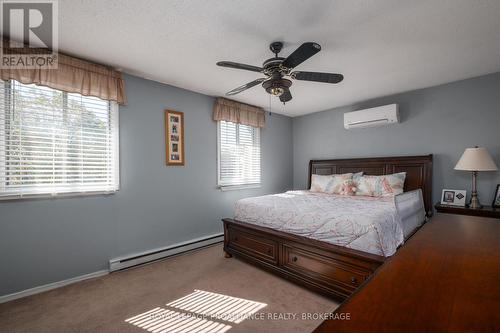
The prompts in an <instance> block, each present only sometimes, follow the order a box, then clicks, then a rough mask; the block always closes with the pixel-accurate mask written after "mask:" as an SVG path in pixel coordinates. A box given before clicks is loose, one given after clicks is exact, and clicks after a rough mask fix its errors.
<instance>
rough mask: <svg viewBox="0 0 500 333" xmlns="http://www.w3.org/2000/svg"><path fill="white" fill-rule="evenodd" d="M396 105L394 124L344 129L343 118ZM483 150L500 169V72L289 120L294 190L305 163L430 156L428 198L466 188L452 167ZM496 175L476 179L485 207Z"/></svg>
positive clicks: (465, 177)
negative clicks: (467, 150)
mask: <svg viewBox="0 0 500 333" xmlns="http://www.w3.org/2000/svg"><path fill="white" fill-rule="evenodd" d="M391 103H398V104H399V106H400V115H401V120H402V122H401V123H400V124H397V125H393V126H387V127H378V128H368V129H357V130H349V131H347V130H345V129H344V127H343V124H344V118H343V113H344V112H346V111H354V110H359V109H362V108H369V107H375V106H380V105H385V104H391ZM474 145H478V146H484V147H486V148H487V149H488V150H489V152H490V153H491V155H492V156H493V158H494V160H495V161H496V163H497V165H499V166H500V73H496V74H492V75H487V76H483V77H479V78H474V79H469V80H464V81H459V82H455V83H450V84H446V85H442V86H437V87H432V88H427V89H422V90H417V91H413V92H408V93H402V94H398V95H394V96H389V97H383V98H378V99H375V100H371V101H367V102H363V103H359V104H357V105H353V106H349V107H342V108H336V109H332V110H329V111H324V112H319V113H314V114H310V115H306V116H302V117H297V118H294V119H293V160H294V163H293V171H294V177H293V179H294V188H296V189H303V188H305V187H306V186H307V172H308V162H309V160H310V159H321V158H349V157H375V156H399V155H419V154H434V173H433V199H434V202H437V201H438V200H439V197H440V194H441V190H442V189H443V188H451V189H467V191H468V197H469V194H470V188H471V185H470V183H471V175H470V173H468V172H465V171H455V170H453V167H454V166H455V164H456V162H457V161H458V159H459V158H460V156H461V154H462V153H463V151H464V149H465V148H467V147H473V146H474ZM498 183H500V172H483V173H480V174H479V194H480V199H481V202H482V203H483V204H488V205H490V204H491V202H492V200H493V194H494V190H495V188H496V184H498Z"/></svg>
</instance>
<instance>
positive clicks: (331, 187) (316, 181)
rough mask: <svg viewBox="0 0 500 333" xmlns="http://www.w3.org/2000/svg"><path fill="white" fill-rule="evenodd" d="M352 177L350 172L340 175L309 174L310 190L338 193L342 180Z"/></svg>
mask: <svg viewBox="0 0 500 333" xmlns="http://www.w3.org/2000/svg"><path fill="white" fill-rule="evenodd" d="M347 179H352V173H344V174H342V175H315V174H313V175H312V176H311V191H313V192H324V193H331V194H339V193H340V188H341V186H342V183H343V182H344V180H347Z"/></svg>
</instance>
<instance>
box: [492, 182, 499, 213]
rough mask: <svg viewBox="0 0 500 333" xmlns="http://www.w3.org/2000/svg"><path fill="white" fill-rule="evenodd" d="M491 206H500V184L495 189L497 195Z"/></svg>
mask: <svg viewBox="0 0 500 333" xmlns="http://www.w3.org/2000/svg"><path fill="white" fill-rule="evenodd" d="M491 207H493V208H500V184H498V185H497V189H496V190H495V196H494V197H493V202H492V203H491Z"/></svg>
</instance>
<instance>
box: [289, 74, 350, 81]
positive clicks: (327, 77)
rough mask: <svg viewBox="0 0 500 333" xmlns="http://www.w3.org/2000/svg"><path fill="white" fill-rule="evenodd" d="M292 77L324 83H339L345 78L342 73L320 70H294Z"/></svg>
mask: <svg viewBox="0 0 500 333" xmlns="http://www.w3.org/2000/svg"><path fill="white" fill-rule="evenodd" d="M290 76H291V77H292V79H295V80H302V81H315V82H324V83H339V82H341V81H342V80H343V79H344V76H343V75H342V74H333V73H319V72H293V73H291V74H290Z"/></svg>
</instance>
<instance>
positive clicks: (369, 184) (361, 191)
mask: <svg viewBox="0 0 500 333" xmlns="http://www.w3.org/2000/svg"><path fill="white" fill-rule="evenodd" d="M405 178H406V172H400V173H394V174H392V175H383V176H362V177H360V178H359V179H358V181H357V190H356V195H366V196H370V197H388V196H394V195H398V194H401V193H403V187H404V184H405Z"/></svg>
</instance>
